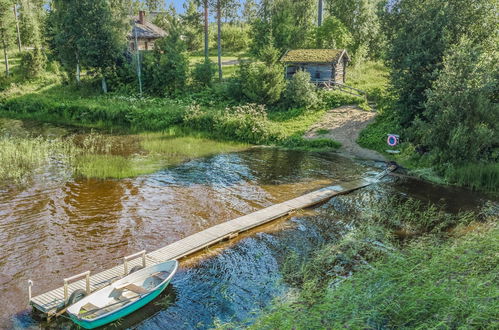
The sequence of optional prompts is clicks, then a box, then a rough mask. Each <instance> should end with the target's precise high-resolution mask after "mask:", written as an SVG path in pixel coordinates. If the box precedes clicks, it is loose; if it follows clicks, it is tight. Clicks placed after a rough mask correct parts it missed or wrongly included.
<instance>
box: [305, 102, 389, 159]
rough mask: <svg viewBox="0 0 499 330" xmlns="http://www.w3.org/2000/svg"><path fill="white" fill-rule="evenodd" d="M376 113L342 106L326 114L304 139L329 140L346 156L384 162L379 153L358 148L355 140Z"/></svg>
mask: <svg viewBox="0 0 499 330" xmlns="http://www.w3.org/2000/svg"><path fill="white" fill-rule="evenodd" d="M374 116H376V113H374V112H370V111H365V110H362V109H360V108H358V107H356V106H350V105H346V106H342V107H339V108H336V109H332V110H330V111H328V112H327V113H326V115H325V116H324V118H323V119H322V121H320V122H318V123H316V124H315V125H313V126H312V127H311V128H310V129H309V130H308V132H306V133H305V138H307V139H314V138H330V139H333V140H335V141H338V142H340V143H341V144H342V147H341V148H340V149H339V150H338V151H339V152H340V153H342V154H345V155H347V156H353V157H356V158H361V159H368V160H375V161H386V159H385V157H383V155H381V154H380V153H378V152H376V151H373V150H368V149H365V148H362V147H360V146H359V145H358V144H357V142H356V141H357V138H358V137H359V133H360V131H362V130H363V129H364V128H365V127H366V126H367V125H368V124H369V123H370V122H371V121H373V120H374Z"/></svg>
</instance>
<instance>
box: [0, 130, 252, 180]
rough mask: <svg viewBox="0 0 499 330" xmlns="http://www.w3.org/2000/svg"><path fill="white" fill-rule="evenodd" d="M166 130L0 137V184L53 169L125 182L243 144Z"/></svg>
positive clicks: (242, 147) (24, 178)
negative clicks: (113, 133)
mask: <svg viewBox="0 0 499 330" xmlns="http://www.w3.org/2000/svg"><path fill="white" fill-rule="evenodd" d="M185 134H186V132H185V130H180V129H171V130H169V131H165V132H163V133H157V132H156V133H142V134H137V135H121V136H120V135H110V134H99V133H95V132H91V133H89V134H83V135H80V134H75V135H71V136H67V137H64V138H61V137H56V138H44V137H7V136H5V137H2V138H0V181H4V182H14V183H18V184H22V183H25V182H26V181H27V180H29V179H30V178H32V176H33V175H35V174H36V173H37V170H38V169H39V168H41V167H42V166H48V165H52V166H53V167H57V168H59V169H60V170H62V171H65V172H68V173H69V174H73V175H74V176H75V177H83V178H125V177H134V176H137V175H141V174H149V173H153V172H155V171H158V170H160V169H161V168H164V167H168V166H175V165H179V164H181V163H182V162H185V161H188V160H190V159H194V158H199V157H206V156H211V155H216V154H219V153H224V152H233V151H240V150H243V149H245V148H247V145H245V144H241V143H232V142H220V141H215V140H212V139H209V138H208V137H207V136H206V135H203V134H199V133H198V134H195V133H191V134H190V135H185Z"/></svg>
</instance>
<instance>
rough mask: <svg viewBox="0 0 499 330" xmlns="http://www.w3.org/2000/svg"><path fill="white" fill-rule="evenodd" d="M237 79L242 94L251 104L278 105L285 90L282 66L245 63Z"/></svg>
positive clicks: (240, 68) (240, 66)
mask: <svg viewBox="0 0 499 330" xmlns="http://www.w3.org/2000/svg"><path fill="white" fill-rule="evenodd" d="M237 78H238V79H239V81H240V88H241V94H242V95H244V97H245V98H247V99H248V100H249V101H250V102H262V103H264V104H269V105H272V104H276V103H277V102H279V101H280V99H281V95H282V93H283V91H284V89H285V86H286V85H285V84H286V83H285V80H284V74H283V68H282V66H281V65H280V64H277V63H276V64H270V65H267V64H261V63H255V62H243V63H241V64H240V65H239V71H238V73H237Z"/></svg>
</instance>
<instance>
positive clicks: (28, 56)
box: [19, 47, 47, 79]
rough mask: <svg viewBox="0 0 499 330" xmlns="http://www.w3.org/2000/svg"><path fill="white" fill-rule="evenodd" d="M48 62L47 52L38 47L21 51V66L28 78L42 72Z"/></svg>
mask: <svg viewBox="0 0 499 330" xmlns="http://www.w3.org/2000/svg"><path fill="white" fill-rule="evenodd" d="M46 64H47V57H46V56H45V53H44V52H43V51H42V50H41V49H40V48H38V47H35V48H34V49H33V50H30V51H24V52H22V53H21V62H20V64H19V65H20V68H21V71H22V73H23V75H24V76H25V77H26V78H28V79H29V78H35V77H37V76H39V75H40V74H42V73H43V72H44V70H45V67H46Z"/></svg>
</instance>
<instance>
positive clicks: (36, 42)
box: [18, 0, 45, 47]
mask: <svg viewBox="0 0 499 330" xmlns="http://www.w3.org/2000/svg"><path fill="white" fill-rule="evenodd" d="M18 3H19V4H20V7H19V11H18V13H19V14H18V15H19V32H20V37H21V42H22V44H23V45H30V46H34V47H41V46H42V44H43V40H42V39H43V36H42V31H41V29H42V28H43V23H44V19H45V10H44V9H43V5H44V2H43V1H40V0H21V1H19V2H18Z"/></svg>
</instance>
